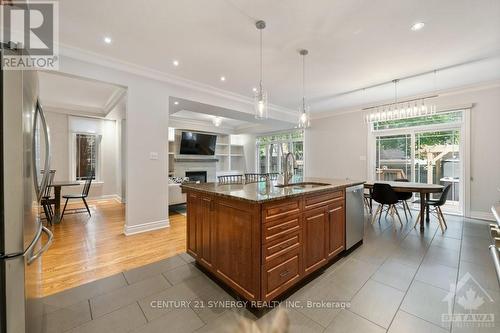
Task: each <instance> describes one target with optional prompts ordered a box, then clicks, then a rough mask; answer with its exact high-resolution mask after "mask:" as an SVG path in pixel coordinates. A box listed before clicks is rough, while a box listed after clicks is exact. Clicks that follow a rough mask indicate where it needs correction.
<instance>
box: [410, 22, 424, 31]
mask: <svg viewBox="0 0 500 333" xmlns="http://www.w3.org/2000/svg"><path fill="white" fill-rule="evenodd" d="M424 26H425V23H424V22H417V23H415V24H413V25H412V26H411V30H412V31H419V30H421V29H422V28H423V27H424Z"/></svg>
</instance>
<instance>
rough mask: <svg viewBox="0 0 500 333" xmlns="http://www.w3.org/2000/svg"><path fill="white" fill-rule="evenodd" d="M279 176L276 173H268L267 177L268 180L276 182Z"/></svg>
mask: <svg viewBox="0 0 500 333" xmlns="http://www.w3.org/2000/svg"><path fill="white" fill-rule="evenodd" d="M279 175H280V174H279V173H278V172H269V173H268V174H267V176H268V177H269V180H278V176H279Z"/></svg>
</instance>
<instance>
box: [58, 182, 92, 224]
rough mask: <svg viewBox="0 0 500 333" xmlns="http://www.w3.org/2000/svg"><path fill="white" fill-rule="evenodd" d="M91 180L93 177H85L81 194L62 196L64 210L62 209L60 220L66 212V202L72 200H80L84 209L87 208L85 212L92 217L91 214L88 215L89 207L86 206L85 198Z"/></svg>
mask: <svg viewBox="0 0 500 333" xmlns="http://www.w3.org/2000/svg"><path fill="white" fill-rule="evenodd" d="M92 178H94V177H93V176H87V177H86V178H85V183H84V184H83V190H82V193H81V194H66V195H63V196H62V197H63V198H64V199H66V202H65V203H64V208H63V211H62V213H61V220H62V219H63V217H64V212H65V211H66V206H67V205H68V201H69V200H74V199H77V200H78V199H80V200H82V201H83V203H84V204H85V208H87V212H88V213H89V215H90V216H92V214H90V209H89V205H88V204H87V200H86V199H87V197H88V196H89V191H90V185H92Z"/></svg>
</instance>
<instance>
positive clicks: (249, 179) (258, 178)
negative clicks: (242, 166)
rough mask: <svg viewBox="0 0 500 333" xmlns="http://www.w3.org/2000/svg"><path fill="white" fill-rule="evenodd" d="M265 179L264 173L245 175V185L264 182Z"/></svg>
mask: <svg viewBox="0 0 500 333" xmlns="http://www.w3.org/2000/svg"><path fill="white" fill-rule="evenodd" d="M266 179H267V174H265V173H245V184H250V183H258V182H265V181H266Z"/></svg>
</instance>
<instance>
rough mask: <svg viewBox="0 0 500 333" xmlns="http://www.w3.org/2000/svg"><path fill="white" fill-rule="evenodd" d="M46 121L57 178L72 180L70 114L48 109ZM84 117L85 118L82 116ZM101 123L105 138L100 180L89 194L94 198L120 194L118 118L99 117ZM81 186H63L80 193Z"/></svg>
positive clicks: (64, 191) (70, 191)
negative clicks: (117, 177) (117, 176)
mask: <svg viewBox="0 0 500 333" xmlns="http://www.w3.org/2000/svg"><path fill="white" fill-rule="evenodd" d="M45 113H46V117H47V124H48V126H49V129H50V134H51V143H52V165H51V169H53V170H56V175H55V180H58V181H61V180H71V175H72V173H71V172H70V165H71V162H70V156H69V154H70V144H71V139H70V138H71V129H70V128H69V117H74V116H70V115H68V114H63V113H56V112H47V111H46V112H45ZM83 119H85V118H83ZM94 121H99V122H102V138H101V151H100V165H99V168H100V172H99V179H98V180H97V181H96V182H93V184H92V187H91V190H90V193H89V196H90V197H91V198H102V197H110V196H117V195H119V193H120V192H119V189H118V187H117V179H116V174H117V173H120V170H119V168H120V166H119V164H118V159H119V155H118V153H119V145H118V133H117V127H116V121H114V120H100V119H99V120H98V119H95V120H94ZM82 187H83V185H82V186H79V187H76V186H75V187H63V188H62V194H69V193H81V191H82Z"/></svg>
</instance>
